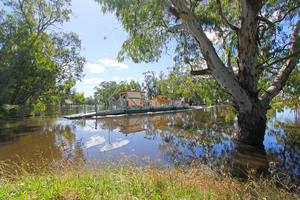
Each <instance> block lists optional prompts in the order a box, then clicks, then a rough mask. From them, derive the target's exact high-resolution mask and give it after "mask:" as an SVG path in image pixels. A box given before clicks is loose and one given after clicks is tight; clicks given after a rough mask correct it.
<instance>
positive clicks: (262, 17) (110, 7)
mask: <svg viewBox="0 0 300 200" xmlns="http://www.w3.org/2000/svg"><path fill="white" fill-rule="evenodd" d="M95 1H97V2H98V3H99V4H100V5H101V8H102V11H103V12H104V13H115V14H116V16H117V17H118V19H119V21H120V22H121V23H122V25H123V27H124V28H125V30H126V31H127V32H128V33H129V39H128V40H127V41H125V42H124V44H123V46H122V47H123V48H122V50H121V51H120V53H119V55H118V58H119V59H120V60H123V59H124V58H126V57H127V58H131V59H132V60H133V61H134V62H154V61H157V60H158V59H159V58H160V57H161V56H163V53H164V52H167V53H173V50H174V49H175V55H174V60H175V61H176V67H178V66H180V67H182V68H183V69H186V70H199V69H203V68H206V63H205V61H204V58H203V55H202V53H201V47H200V48H199V45H198V44H197V41H196V40H195V38H194V36H193V35H192V34H190V31H189V28H191V27H189V28H186V29H185V30H183V29H182V28H181V29H175V28H176V27H177V26H178V25H180V23H182V20H181V19H180V17H183V15H184V14H187V13H177V14H174V13H172V11H170V7H172V6H173V2H172V1H168V0H154V1H150V0H145V1H140V0H95ZM220 3H221V8H222V15H223V16H222V15H221V14H220V6H219V5H218V3H217V1H215V0H212V1H182V4H185V5H186V6H187V7H188V9H189V11H190V12H191V14H192V15H193V16H194V17H195V18H196V19H197V21H198V23H199V25H200V26H201V27H202V29H203V30H204V31H205V33H206V35H207V36H208V38H209V39H210V40H211V42H212V43H213V44H214V48H215V49H216V52H217V54H218V55H219V57H220V58H221V60H222V61H223V63H224V64H225V66H226V67H228V68H229V69H236V70H235V75H236V77H237V78H238V77H239V73H238V71H237V70H240V69H239V67H240V66H239V62H240V61H239V52H238V48H239V44H238V34H237V33H236V31H235V30H234V28H232V27H236V28H237V29H238V28H240V26H241V24H240V23H241V18H240V13H241V11H240V9H241V7H242V6H241V5H240V2H239V1H234V0H224V1H220ZM299 7H300V4H299V1H297V0H288V1H286V0H264V1H262V6H261V7H259V9H260V11H259V12H258V13H259V14H258V16H257V17H258V18H259V20H258V30H257V31H258V34H257V36H255V37H257V47H255V48H257V50H258V52H259V56H258V57H257V59H258V62H259V65H258V66H256V67H257V73H258V74H259V75H260V76H259V80H258V88H257V89H258V91H260V93H259V94H258V95H260V94H262V93H263V92H264V91H265V90H266V89H267V88H268V87H269V86H270V85H271V84H272V81H273V79H274V77H275V76H276V75H277V74H278V73H279V70H280V68H281V67H282V66H283V65H284V63H285V62H286V59H282V60H280V59H279V58H285V57H286V56H287V55H290V47H291V43H290V34H291V31H292V28H293V27H294V26H295V23H296V22H297V20H298V19H299V12H298V10H299ZM173 9H175V7H173ZM177 11H178V10H177ZM173 12H175V11H174V10H173ZM178 12H179V11H178ZM176 15H177V16H176ZM179 15H181V16H180V17H179ZM225 19H226V20H225ZM183 24H184V23H183ZM229 24H230V25H229ZM210 35H212V37H209V36H210ZM255 59H256V58H255ZM295 59H299V53H298V54H296V55H295ZM270 63H271V65H270ZM272 63H273V64H272ZM294 71H295V70H294ZM293 73H297V72H293ZM148 75H149V76H150V77H151V81H153V84H154V85H155V84H156V83H155V81H158V80H156V79H155V78H153V75H151V74H148ZM170 76H171V75H170ZM224 76H226V74H224ZM145 77H146V78H147V76H145ZM150 77H148V78H149V80H150ZM210 78H213V77H210ZM214 78H216V77H214ZM175 79H176V78H175ZM169 80H171V79H169ZM297 80H299V77H298V78H297ZM176 81H177V80H174V82H173V83H172V84H174V83H175V82H176ZM194 81H195V82H201V83H202V85H201V84H200V85H201V86H200V88H201V89H203V90H204V89H205V90H207V89H208V90H211V91H207V92H205V94H202V97H203V98H206V95H207V93H213V91H214V90H217V91H219V90H222V89H220V87H219V85H218V84H217V83H216V82H214V81H207V80H204V79H202V78H200V80H193V81H189V85H187V86H188V87H193V86H195V85H198V84H194V83H193V82H194ZM292 82H294V83H297V82H298V81H296V80H294V79H293V78H291V79H290V80H289V81H288V86H287V88H285V93H286V91H287V90H289V99H290V98H292V99H293V100H292V102H295V100H297V101H299V97H298V96H297V95H296V94H294V93H295V91H293V92H291V91H292V90H296V91H297V88H298V85H299V84H298V85H296V84H292ZM205 84H208V85H205ZM255 84H256V83H255ZM145 87H146V88H149V91H148V92H149V93H148V97H149V98H151V97H153V95H157V94H160V93H163V94H164V95H170V92H171V91H169V90H168V89H170V88H168V87H166V85H164V84H161V88H159V89H161V91H160V90H159V89H158V90H157V91H154V90H153V91H152V90H151V89H150V88H152V89H154V87H152V86H150V84H149V83H148V82H146V86H145ZM169 87H173V89H174V90H176V91H178V92H179V93H180V91H181V90H182V89H183V88H180V87H179V86H178V85H177V86H176V85H173V86H171V85H170V84H169ZM211 87H212V88H211ZM195 89H199V87H198V86H196V87H195V88H194V89H192V90H190V91H193V90H195ZM245 89H246V90H247V88H245ZM152 92H153V95H152ZM171 93H172V95H175V93H174V92H171ZM217 93H218V92H217ZM292 93H293V94H292ZM218 94H224V93H223V92H221V93H218ZM185 95H187V96H193V95H192V94H191V93H189V94H185ZM212 95H213V94H209V95H208V96H212ZM175 96H176V95H175ZM175 96H173V97H174V98H177V97H175ZM295 96H296V97H295ZM216 98H219V97H216ZM220 98H222V96H220ZM226 98H228V96H227V95H226ZM226 98H224V99H226ZM211 100H213V98H212V99H211ZM198 101H201V99H199V100H198ZM207 103H209V104H211V103H213V101H209V102H207Z"/></svg>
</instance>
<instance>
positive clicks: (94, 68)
mask: <svg viewBox="0 0 300 200" xmlns="http://www.w3.org/2000/svg"><path fill="white" fill-rule="evenodd" d="M85 67H86V68H88V69H89V72H91V73H95V74H100V73H103V72H104V71H105V68H104V67H103V66H102V65H99V64H91V63H87V64H86V66H85Z"/></svg>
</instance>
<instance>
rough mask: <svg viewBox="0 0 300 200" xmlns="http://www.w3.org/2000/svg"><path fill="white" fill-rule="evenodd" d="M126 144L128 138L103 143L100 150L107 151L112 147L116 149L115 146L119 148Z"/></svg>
mask: <svg viewBox="0 0 300 200" xmlns="http://www.w3.org/2000/svg"><path fill="white" fill-rule="evenodd" d="M127 144H129V141H128V140H122V141H120V142H113V143H108V144H106V145H104V146H103V147H101V148H100V151H101V152H103V151H109V150H112V149H117V148H120V147H122V146H125V145H127Z"/></svg>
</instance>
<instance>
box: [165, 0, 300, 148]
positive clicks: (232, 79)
mask: <svg viewBox="0 0 300 200" xmlns="http://www.w3.org/2000/svg"><path fill="white" fill-rule="evenodd" d="M171 2H172V4H173V6H174V7H173V10H172V9H171V11H170V9H169V11H170V12H171V13H172V14H175V15H177V17H178V18H179V19H180V20H181V21H182V22H183V24H182V25H180V26H177V27H174V29H176V28H177V30H179V29H181V30H185V31H187V32H189V33H190V35H191V36H192V37H193V38H194V39H195V41H196V43H197V44H198V46H199V48H200V50H201V52H202V54H203V57H204V59H205V60H206V63H207V67H208V69H207V70H208V71H209V72H210V73H211V74H212V75H213V76H214V78H215V79H216V80H217V81H218V82H219V83H220V84H221V85H222V87H223V88H224V89H225V90H226V91H228V93H229V94H230V95H231V96H232V97H233V102H234V104H235V106H236V109H237V112H238V128H237V132H236V139H237V140H239V141H242V142H245V143H248V144H252V145H262V144H263V140H264V135H265V129H266V113H267V110H268V109H269V108H270V106H269V103H270V101H271V100H272V98H274V97H275V96H276V95H277V94H278V93H279V92H280V90H282V88H283V86H284V85H285V83H286V81H287V79H288V77H289V75H290V73H291V72H292V70H293V69H294V68H295V66H296V65H297V63H298V62H299V54H298V56H294V57H292V58H290V59H288V60H287V62H286V65H285V66H283V67H282V69H281V70H280V72H279V73H278V75H277V77H276V78H275V79H274V82H273V84H272V86H271V87H270V88H269V89H268V90H267V91H266V92H265V93H264V94H263V95H262V96H261V97H258V89H257V84H258V81H259V75H260V70H259V69H258V66H259V64H258V53H259V52H258V41H257V40H258V14H259V12H260V10H261V8H262V1H261V0H257V1H256V0H255V1H254V0H239V5H240V12H239V27H234V26H232V25H230V24H229V26H231V28H232V29H233V30H234V31H235V33H236V34H237V37H238V45H237V52H238V60H239V64H238V68H239V72H238V75H237V76H235V75H234V74H233V73H232V72H231V71H230V70H229V69H228V68H227V67H226V66H225V64H224V63H223V62H222V60H221V59H220V57H219V56H218V55H217V53H216V50H215V48H214V46H213V44H212V42H211V41H210V40H209V39H208V37H207V36H206V34H205V33H204V31H203V29H202V27H201V25H199V22H198V21H197V19H196V17H195V16H194V14H193V13H192V12H191V11H190V10H189V8H188V7H187V6H186V5H185V1H183V0H171ZM174 9H176V10H174ZM299 27H300V20H298V22H297V24H296V26H295V27H294V30H293V32H292V36H291V38H292V43H293V45H292V48H291V53H294V52H296V51H297V50H298V51H299V45H298V46H297V45H296V43H299ZM171 31H175V30H171Z"/></svg>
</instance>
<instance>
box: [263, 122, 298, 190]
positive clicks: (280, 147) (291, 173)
mask: <svg viewBox="0 0 300 200" xmlns="http://www.w3.org/2000/svg"><path fill="white" fill-rule="evenodd" d="M274 127H275V130H274V129H271V130H269V131H268V133H267V134H268V135H269V136H274V137H276V143H272V144H270V146H268V147H267V150H266V151H267V155H268V158H269V161H270V163H271V165H270V167H271V170H272V171H273V172H275V173H276V174H279V176H280V177H281V178H284V179H285V181H287V182H293V183H296V184H297V185H299V184H300V124H299V123H297V121H296V122H291V121H290V122H288V123H282V122H278V121H277V122H275V123H274ZM281 130H282V131H283V132H282V131H281Z"/></svg>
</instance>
